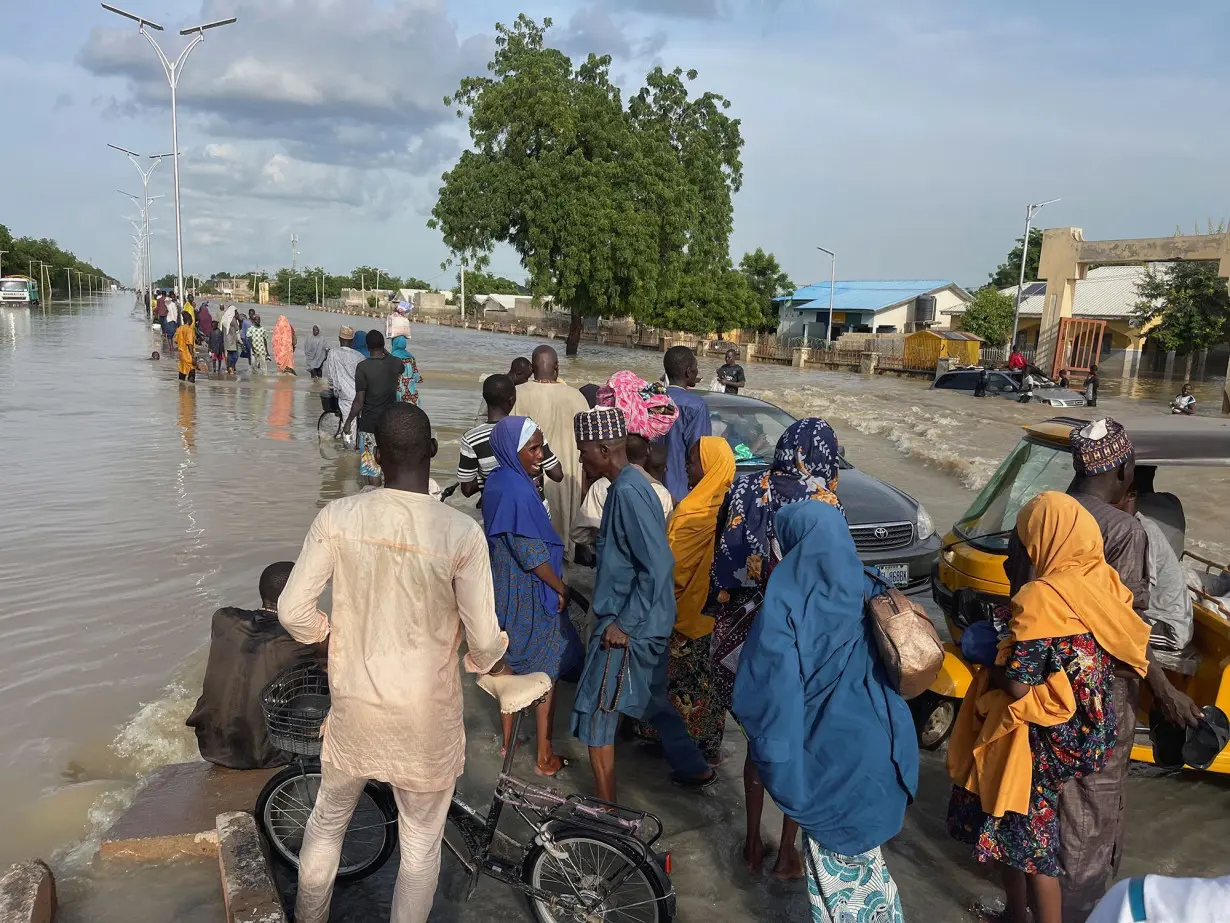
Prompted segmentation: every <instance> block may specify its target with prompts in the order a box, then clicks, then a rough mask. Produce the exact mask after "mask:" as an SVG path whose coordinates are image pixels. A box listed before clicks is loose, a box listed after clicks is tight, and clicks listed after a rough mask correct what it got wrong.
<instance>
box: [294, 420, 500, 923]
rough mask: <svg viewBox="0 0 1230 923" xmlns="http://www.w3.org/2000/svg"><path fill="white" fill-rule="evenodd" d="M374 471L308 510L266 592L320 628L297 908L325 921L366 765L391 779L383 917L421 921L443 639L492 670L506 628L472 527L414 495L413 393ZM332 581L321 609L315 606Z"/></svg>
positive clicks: (418, 447) (446, 712)
mask: <svg viewBox="0 0 1230 923" xmlns="http://www.w3.org/2000/svg"><path fill="white" fill-rule="evenodd" d="M376 454H377V459H378V461H379V464H380V466H381V468H382V470H383V472H384V479H385V480H384V483H385V486H384V488H382V489H379V490H373V491H368V492H366V493H361V494H357V495H355V496H353V497H346V498H345V499H342V500H335V501H334V502H333V503H330V504H329V505H328V506H326V507H325V508H324V509H323V510H321V512H320V514H319V515H318V516H317V517H316V521H315V522H314V523H312V528H311V530H310V531H309V532H308V536H307V540H306V541H305V542H304V543H303V550H302V551H301V552H300V554H299V559H298V561H297V562H296V563H295V568H294V570H293V571H292V572H291V575H290V579H289V580H288V581H287V584H286V589H285V590H283V592H282V596H281V598H280V599H279V600H278V618H279V619H280V620H281V622H282V624H283V625H284V626H286V630H287V631H288V632H290V634H291V636H292V637H293V638H295V639H296V640H297V641H300V642H302V643H305V644H316V643H319V642H321V641H324V640H325V639H326V638H329V639H330V652H329V691H330V694H331V696H332V701H333V707H332V711H331V712H330V714H329V720H328V722H327V723H326V725H325V732H324V743H323V748H322V750H321V754H320V761H321V783H320V793H319V794H318V795H317V797H316V804H315V806H314V807H313V808H312V814H311V817H310V818H309V819H308V822H307V827H306V829H305V830H304V835H303V848H302V850H301V851H300V853H299V893H298V897H297V898H296V901H295V920H296V921H297V923H325V920H327V919H328V917H329V903H330V899H331V898H332V895H333V880H334V878H335V877H336V876H337V869H338V863H339V860H340V856H341V851H342V841H343V839H344V837H345V835H346V828H347V826H348V825H349V823H350V817H351V815H352V814H353V813H354V808H355V805H356V803H357V802H358V800H359V796H360V795H361V794H362V792H363V787H364V785H365V784H366V782H367V780H369V779H381V780H383V781H385V782H388V783H389V784H390V785H392V786H393V794H394V797H395V798H396V800H397V812H398V816H399V818H400V823H399V825H398V839H399V841H400V846H401V869H400V871H399V872H398V875H397V885H396V888H395V890H394V892H393V907H392V913H391V919H392V921H393V923H425V921H426V920H427V917H428V914H429V913H430V912H431V905H432V900H433V898H434V896H435V891H436V881H437V879H438V878H439V874H440V840H441V837H442V835H443V831H444V822H445V820H446V818H447V816H448V807H449V801H450V799H451V798H452V794H453V788H454V786H455V784H456V780H457V777H458V776H459V775H461V772H462V769H463V767H464V765H465V725H464V723H463V720H462V710H461V677H460V676H459V673H458V670H457V649H458V642H459V641H460V640H461V636H462V630H463V629H464V631H465V639H466V645H467V648H468V652H467V653H466V656H465V659H464V662H465V666H466V669H467V670H468V671H470V672H472V673H479V674H486V673H492V674H493V675H494V674H499V673H503V672H504V662H503V659H502V658H503V655H504V651H505V649H506V648H507V647H508V637H507V635H505V634H504V633H503V632H502V631H500V627H499V624H498V622H497V621H496V615H495V593H494V590H493V589H492V583H491V565H490V563H489V561H488V557H487V540H486V537H485V536H484V535H483V530H482V528H481V527H480V526H479V525H478V523H476V522H474V520H472V519H470V517H469V516H467V515H465V514H464V513H462V512H461V511H460V510H455V509H453V508H452V507H449V506H447V505H445V504H443V503H440V502H439V501H437V500H435V499H433V498H432V497H430V496H429V495H428V492H427V491H428V483H429V473H430V468H431V459H432V457H433V456H434V455H435V454H436V441H435V439H433V438H432V437H431V423H430V421H429V420H428V419H427V414H425V413H424V412H423V411H422V410H420V409H419V408H418V407H415V406H414V405H412V404H404V403H399V404H395V405H393V406H392V407H389V408H388V409H387V410H386V411H385V412H384V414H383V415H382V416H381V418H380V422H379V423H378V424H377V428H376ZM330 580H332V582H333V611H332V614H331V615H329V616H326V615H325V614H324V613H323V612H320V611H318V610H317V608H316V604H317V600H318V599H319V598H320V595H321V593H322V592H323V591H324V589H325V586H326V585H327V584H328V583H329V582H330Z"/></svg>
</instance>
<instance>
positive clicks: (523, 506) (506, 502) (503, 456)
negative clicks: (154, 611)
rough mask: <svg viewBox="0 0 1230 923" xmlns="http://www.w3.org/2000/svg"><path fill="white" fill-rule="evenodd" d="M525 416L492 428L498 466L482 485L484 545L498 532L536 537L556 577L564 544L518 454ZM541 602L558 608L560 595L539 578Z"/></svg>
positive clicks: (560, 569)
mask: <svg viewBox="0 0 1230 923" xmlns="http://www.w3.org/2000/svg"><path fill="white" fill-rule="evenodd" d="M526 419H527V418H526V417H505V418H504V419H503V420H501V421H500V422H499V423H497V424H496V425H495V429H493V430H492V431H491V450H492V452H493V453H494V455H495V458H496V461H498V462H499V463H500V466H499V467H498V468H496V469H495V470H494V471H492V472H491V474H489V475H487V480H486V482H485V483H484V484H483V530H484V531H485V532H486V533H487V544H488V545H490V544H491V541H492V539H494V538H495V537H496V536H497V535H521V536H524V537H525V538H536V539H539V540H541V541H542V542H543V543H545V544H546V546H547V551H548V552H549V553H550V556H551V569H552V570H553V571H555V573H556V575H557V576H560V577H562V576H563V574H564V543H563V542H562V541H560V537H559V533H558V532H556V531H555V526H553V525H551V517H550V516H548V515H547V510H546V507H544V506H543V505H542V498H541V497H540V496H538V487H537V486H536V485H535V484H534V479H533V478H531V477H530V476H529V473H528V472H527V471H526V470H525V468H524V467H523V466H522V464H521V459H520V458H519V457H518V456H517V441H518V440H519V439H520V438H521V429H522V426H523V425H524V423H525V421H526ZM538 585H539V589H540V591H541V593H542V604H543V605H544V606H545V607H546V610H547V612H551V613H554V612H556V611H557V610H558V609H559V597H558V596H557V595H556V593H555V591H554V590H553V589H551V588H550V587H549V586H547V585H546V584H545V583H543V581H542V580H539V581H538Z"/></svg>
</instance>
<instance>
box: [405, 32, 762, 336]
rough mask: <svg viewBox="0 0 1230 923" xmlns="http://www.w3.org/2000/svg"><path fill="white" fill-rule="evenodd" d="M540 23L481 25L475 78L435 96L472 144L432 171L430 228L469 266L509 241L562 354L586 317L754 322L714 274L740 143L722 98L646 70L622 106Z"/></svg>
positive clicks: (706, 325)
mask: <svg viewBox="0 0 1230 923" xmlns="http://www.w3.org/2000/svg"><path fill="white" fill-rule="evenodd" d="M550 27H551V20H550V19H545V20H543V23H542V25H539V24H538V23H537V22H535V21H534V20H533V19H531V18H529V17H528V16H525V15H524V14H522V15H520V16H518V17H517V20H516V22H515V23H514V24H513V25H512V26H505V25H503V24H497V25H496V50H495V54H494V57H493V59H492V61H491V62H490V64H489V65H488V70H489V71H490V74H491V75H490V76H487V77H467V78H465V79H464V80H462V81H461V85H460V87H459V88H458V90H457V92H456V94H454V95H453V96H452V97H450V98H447V99H446V100H445V104H446V105H450V106H456V111H457V115H458V117H459V118H467V117H468V124H469V130H470V137H471V142H472V148H473V149H472V150H468V151H465V152H464V153H463V154H462V155H461V157H460V159H459V160H458V162H457V164H456V165H455V166H454V167H453V169H451V170H449V171H448V172H447V173H445V174H444V177H443V180H444V182H443V186H442V187H441V189H440V195H439V199H438V201H437V202H436V206H435V208H434V209H433V211H432V219H431V221H430V222H429V224H430V226H431V227H433V228H438V229H439V230H440V231H441V233H442V234H443V237H444V242H445V244H446V245H447V246H448V247H449V249H450V250H452V252H453V253H454V254H455V257H456V258H457V259H459V260H460V261H461V262H462V263H463V264H464V265H467V266H471V267H473V268H474V269H476V270H482V269H483V268H484V267H485V266H486V265H487V264H488V261H489V259H490V254H491V251H492V249H493V248H494V246H495V245H496V244H497V243H505V244H507V245H509V246H510V247H512V248H513V250H515V251H516V252H517V254H518V256H519V257H520V259H521V263H522V265H523V266H524V267H525V269H526V271H527V272H528V274H529V280H528V285H529V288H530V290H531V292H532V293H533V294H534V295H537V296H550V297H551V298H552V299H553V300H554V301H555V302H556V303H557V304H560V305H567V306H568V307H569V308H570V309H571V311H572V324H571V328H570V331H569V336H568V353H569V355H575V353H576V350H577V343H578V342H579V339H580V332H581V322H582V318H583V317H584V316H586V315H606V316H617V315H624V314H631V315H633V316H634V317H636V318H637V319H638V320H642V321H648V322H652V323H659V324H663V325H666V326H672V327H676V328H677V329H692V330H696V331H697V332H702V331H706V332H707V331H708V330H713V329H717V328H718V327H719V326H721V325H727V324H730V323H732V322H733V323H735V324H739V323H742V322H743V320H744V318H750V317H753V316H755V315H757V314H758V313H759V305H758V304H757V302H756V300H755V299H754V298H753V297H751V290H750V288H747V287H746V286H744V285H742V284H741V283H740V282H739V281H738V280H737V279H734V278H732V277H731V275H730V272H731V265H730V255H729V238H730V230H731V224H732V220H733V206H732V204H731V196H732V194H733V193H734V192H736V191H738V189H739V187H740V185H741V183H742V164H741V162H740V160H739V152H740V150H741V148H742V145H743V140H742V137H741V135H740V132H739V122H738V120H735V119H731V118H729V117H728V116H727V115H726V114H725V109H726V108H727V107H728V106H729V105H730V104H729V102H728V101H727V100H725V99H724V98H723V97H721V96H718V95H716V94H713V93H704V94H702V95H700V96H697V97H692V96H690V95H689V93H688V83H690V82H692V81H693V80H695V79H696V72H695V71H688V72H686V73H685V72H684V71H683V70H681V69H675V70H673V71H669V72H668V71H665V70H663V69H662V68H660V67H659V68H655V69H654V70H653V71H652V72H651V73H650V74H649V75H648V77H647V78H646V85H645V87H644V88H643V89H641V90H640V91H639V92H638V93H637V94H636V95H635V96H634V97H632V99H631V100H630V102H629V104H628V106H627V108H625V106H624V103H623V99H622V96H621V93H620V90H619V88H618V87H617V86H615V84H614V83H612V82H611V79H610V66H611V58H610V56H609V55H604V56H601V57H599V56H596V55H590V56H589V58H588V59H587V60H586V61H585V62H583V63H581V64H580V65H579V66H575V67H574V65H573V62H572V60H571V59H570V58H569V57H568V56H567V55H566V54H564V53H563V52H561V51H559V50H558V49H554V48H549V47H547V45H546V43H545V35H546V32H547V30H548V29H550ZM468 274H469V273H467V276H468ZM726 283H731V284H732V285H733V287H732V288H729V289H726V288H725V284H726ZM468 288H469V286H468V285H467V289H468ZM719 289H720V290H719Z"/></svg>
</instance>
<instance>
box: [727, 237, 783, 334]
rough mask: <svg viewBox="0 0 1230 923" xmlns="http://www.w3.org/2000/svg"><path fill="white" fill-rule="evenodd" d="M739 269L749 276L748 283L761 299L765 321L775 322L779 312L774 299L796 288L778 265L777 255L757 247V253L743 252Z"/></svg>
mask: <svg viewBox="0 0 1230 923" xmlns="http://www.w3.org/2000/svg"><path fill="white" fill-rule="evenodd" d="M739 271H740V272H742V273H743V275H745V276H746V277H747V281H748V284H749V285H750V286H751V287H752V291H753V292H755V293H756V296H757V298H759V300H760V309H761V311H762V313H763V314H764V321H763V322H764V323H766V324H767V323H772V322H774V321H775V320H776V319H777V316H778V313H779V312H778V310H777V308H775V307H774V306H773V299H774V298H777V297H779V296H781V295H789V294H790V293H792V292H793V291H794V290H795V284H794V283H793V282H791V281H790V276H789V275H787V274H786V272H785V271H784V270H783V269H782V268H781V266H780V265H778V262H777V257H776V256H774V255H773V254H772V253H765V252H764V250H763V249H762V248H760V247H757V248H756V252H755V253H745V254H743V259H741V260H740V261H739Z"/></svg>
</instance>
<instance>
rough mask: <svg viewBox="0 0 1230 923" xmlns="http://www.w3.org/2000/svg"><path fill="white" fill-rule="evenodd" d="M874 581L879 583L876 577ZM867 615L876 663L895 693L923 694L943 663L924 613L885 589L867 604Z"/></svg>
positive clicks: (893, 589) (941, 651)
mask: <svg viewBox="0 0 1230 923" xmlns="http://www.w3.org/2000/svg"><path fill="white" fill-rule="evenodd" d="M874 579H876V581H877V582H879V583H883V580H882V579H881V578H879V577H878V576H876V577H875V578H874ZM867 614H868V616H869V618H870V620H871V630H872V633H873V634H874V635H875V639H876V647H878V648H879V650H880V660H881V661H882V662H883V664H884V670H885V672H887V673H888V678H889V681H890V682H891V683H892V684H893V686H894V687H895V688H896V690H897V692H899V693H900V694H901V697H902V698H903V699H912V698H914V697H915V696H917V695H921V694H922V693H924V692H926V691H927V687H929V686H930V685H931V684H932V683H933V682H935V678H936V677H937V676H938V675H939V672H940V667H941V665H943V663H944V645H943V644H942V643H941V642H940V636H939V634H937V633H936V630H935V626H934V625H932V624H931V619H929V618H927V613H926V612H924V611H923V609H922V607H920V606H916V605H914V603H912V602H910V600H909V598H908V597H907V596H906V595H905V594H904V593H902V592H901V591H900V590H898V589H897V588H896V587H891V586H887V585H885V589H884V591H883V592H882V593H879V594H877V595H876V596H873V597H872V598H871V599H869V600H868V601H867Z"/></svg>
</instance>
